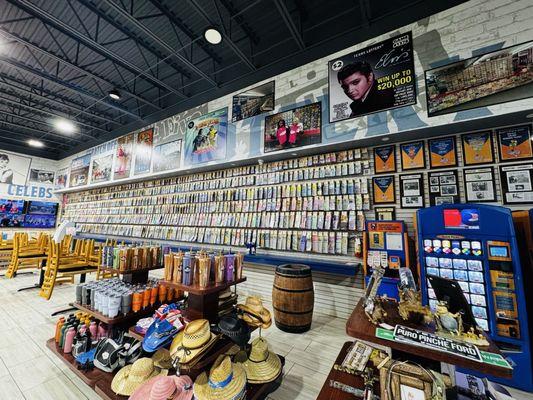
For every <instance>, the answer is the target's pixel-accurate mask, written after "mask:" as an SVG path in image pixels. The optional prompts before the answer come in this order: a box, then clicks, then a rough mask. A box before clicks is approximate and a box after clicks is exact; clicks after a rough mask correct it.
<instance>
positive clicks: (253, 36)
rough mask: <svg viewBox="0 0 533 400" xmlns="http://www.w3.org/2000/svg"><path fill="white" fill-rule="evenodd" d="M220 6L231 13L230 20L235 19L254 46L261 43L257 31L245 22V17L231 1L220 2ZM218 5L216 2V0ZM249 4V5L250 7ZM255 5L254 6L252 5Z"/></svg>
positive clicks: (223, 0) (221, 0) (222, 0)
mask: <svg viewBox="0 0 533 400" xmlns="http://www.w3.org/2000/svg"><path fill="white" fill-rule="evenodd" d="M219 1H220V4H222V5H223V6H224V8H225V9H226V10H228V12H229V13H230V19H234V20H235V21H236V22H237V24H238V25H239V27H240V28H241V29H242V30H243V32H244V33H245V34H246V36H247V37H248V38H249V39H250V40H251V41H252V43H253V44H254V45H257V44H258V43H259V40H260V38H259V36H258V35H257V33H255V31H254V30H253V29H252V27H251V26H250V25H249V24H248V23H247V22H246V21H245V20H244V17H243V16H242V15H241V14H240V11H241V10H240V9H237V8H236V7H235V6H234V5H233V2H232V1H231V0H219ZM215 4H216V0H215ZM248 5H249V4H247V6H248ZM252 5H253V4H252Z"/></svg>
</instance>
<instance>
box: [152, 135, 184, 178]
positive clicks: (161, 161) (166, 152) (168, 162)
mask: <svg viewBox="0 0 533 400" xmlns="http://www.w3.org/2000/svg"><path fill="white" fill-rule="evenodd" d="M180 162H181V139H180V140H174V141H172V142H168V143H164V144H160V145H158V146H155V148H154V172H163V171H168V170H171V169H176V168H179V167H180Z"/></svg>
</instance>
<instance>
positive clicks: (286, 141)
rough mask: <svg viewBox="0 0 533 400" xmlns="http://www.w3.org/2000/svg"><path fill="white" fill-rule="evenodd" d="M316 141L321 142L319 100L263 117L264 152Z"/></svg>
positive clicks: (305, 144)
mask: <svg viewBox="0 0 533 400" xmlns="http://www.w3.org/2000/svg"><path fill="white" fill-rule="evenodd" d="M318 143H322V106H321V103H320V102H318V103H313V104H308V105H305V106H302V107H297V108H293V109H292V110H288V111H283V112H280V113H277V114H273V115H268V116H266V117H265V134H264V152H265V153H269V152H271V151H276V150H283V149H290V148H295V147H302V146H309V145H312V144H318Z"/></svg>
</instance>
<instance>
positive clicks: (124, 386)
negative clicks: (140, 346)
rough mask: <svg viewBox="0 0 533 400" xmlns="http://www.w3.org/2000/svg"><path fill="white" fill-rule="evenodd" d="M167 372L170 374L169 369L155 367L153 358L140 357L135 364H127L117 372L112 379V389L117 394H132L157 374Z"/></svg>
mask: <svg viewBox="0 0 533 400" xmlns="http://www.w3.org/2000/svg"><path fill="white" fill-rule="evenodd" d="M166 374H168V370H166V369H162V370H160V369H159V368H156V367H154V362H153V361H152V359H151V358H146V357H143V358H139V359H138V360H137V361H135V362H134V363H133V364H129V365H126V366H125V367H123V368H122V369H120V370H119V371H118V372H117V374H116V375H115V377H114V378H113V381H111V389H112V390H113V392H115V393H116V394H121V395H123V396H130V395H131V394H132V393H133V392H134V391H135V390H136V389H137V388H138V387H139V386H141V385H142V384H143V383H144V382H146V381H147V380H149V379H151V378H153V377H154V376H157V375H166Z"/></svg>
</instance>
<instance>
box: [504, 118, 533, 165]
mask: <svg viewBox="0 0 533 400" xmlns="http://www.w3.org/2000/svg"><path fill="white" fill-rule="evenodd" d="M496 137H497V139H498V152H499V155H500V161H501V162H511V161H517V160H530V159H532V158H533V149H532V147H531V125H521V126H513V127H510V128H500V129H497V130H496Z"/></svg>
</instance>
